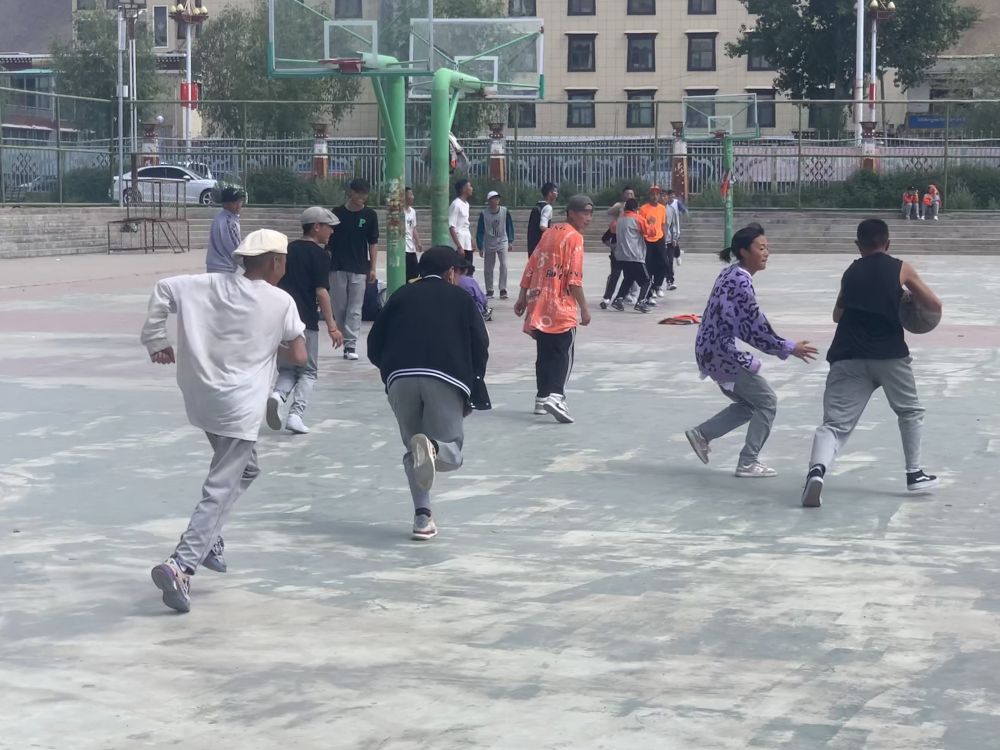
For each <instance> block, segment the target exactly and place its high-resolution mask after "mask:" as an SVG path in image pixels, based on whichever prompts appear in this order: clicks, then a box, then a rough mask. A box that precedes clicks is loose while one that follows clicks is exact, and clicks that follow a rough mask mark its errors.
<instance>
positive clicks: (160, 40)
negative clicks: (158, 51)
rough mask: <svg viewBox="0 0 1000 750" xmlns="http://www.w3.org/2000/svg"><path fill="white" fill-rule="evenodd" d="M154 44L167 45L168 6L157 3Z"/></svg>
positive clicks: (154, 10) (155, 45)
mask: <svg viewBox="0 0 1000 750" xmlns="http://www.w3.org/2000/svg"><path fill="white" fill-rule="evenodd" d="M153 46H154V47H166V46H167V6H166V5H157V6H156V7H155V8H153Z"/></svg>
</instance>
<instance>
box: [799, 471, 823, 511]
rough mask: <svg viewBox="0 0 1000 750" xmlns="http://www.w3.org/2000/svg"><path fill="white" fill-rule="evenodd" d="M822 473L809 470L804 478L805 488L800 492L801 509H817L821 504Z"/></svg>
mask: <svg viewBox="0 0 1000 750" xmlns="http://www.w3.org/2000/svg"><path fill="white" fill-rule="evenodd" d="M822 495H823V472H822V471H821V470H819V469H810V470H809V475H808V476H807V477H806V486H805V487H804V488H803V490H802V507H803V508H818V507H820V506H821V505H822V504H823V498H822Z"/></svg>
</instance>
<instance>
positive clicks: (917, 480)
mask: <svg viewBox="0 0 1000 750" xmlns="http://www.w3.org/2000/svg"><path fill="white" fill-rule="evenodd" d="M938 484H940V482H938V478H937V477H936V476H934V475H933V474H924V472H923V469H921V470H920V471H908V472H906V489H908V490H909V491H910V492H923V491H924V490H933V489H934V488H935V487H937V486H938Z"/></svg>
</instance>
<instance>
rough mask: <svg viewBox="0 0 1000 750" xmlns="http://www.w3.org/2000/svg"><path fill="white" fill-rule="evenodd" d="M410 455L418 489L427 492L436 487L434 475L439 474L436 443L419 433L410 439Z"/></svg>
mask: <svg viewBox="0 0 1000 750" xmlns="http://www.w3.org/2000/svg"><path fill="white" fill-rule="evenodd" d="M410 454H411V455H412V457H413V479H414V481H415V482H416V483H417V487H419V488H420V489H422V490H424V491H425V492H426V491H427V490H429V489H430V488H431V487H433V486H434V475H435V473H436V472H437V469H436V467H435V466H434V459H435V458H436V457H437V451H436V450H434V443H432V442H431V439H430V438H429V437H427V436H426V435H423V434H421V433H419V432H418V433H417V434H416V435H414V436H413V437H411V438H410Z"/></svg>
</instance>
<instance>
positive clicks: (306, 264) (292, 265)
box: [278, 240, 330, 331]
mask: <svg viewBox="0 0 1000 750" xmlns="http://www.w3.org/2000/svg"><path fill="white" fill-rule="evenodd" d="M278 286H279V287H280V288H281V289H284V290H285V291H286V292H288V294H289V295H290V296H291V298H292V299H293V300H295V306H296V307H297V308H298V309H299V317H300V318H302V322H303V323H305V326H306V328H308V329H309V330H310V331H318V330H319V311H318V309H317V307H316V290H317V289H318V288H319V287H323V288H324V289H329V288H330V256H329V255H327V253H326V250H324V249H323V248H322V247H320V246H319V245H317V244H316V243H315V242H313V241H312V240H294V241H293V242H289V243H288V259H287V261H286V264H285V275H284V276H283V277H282V278H281V281H279V282H278Z"/></svg>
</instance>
